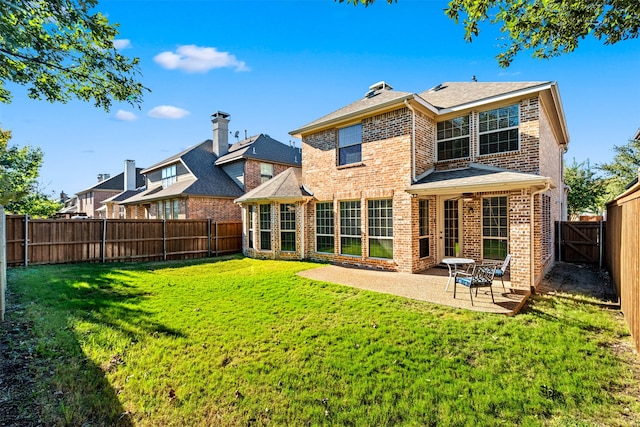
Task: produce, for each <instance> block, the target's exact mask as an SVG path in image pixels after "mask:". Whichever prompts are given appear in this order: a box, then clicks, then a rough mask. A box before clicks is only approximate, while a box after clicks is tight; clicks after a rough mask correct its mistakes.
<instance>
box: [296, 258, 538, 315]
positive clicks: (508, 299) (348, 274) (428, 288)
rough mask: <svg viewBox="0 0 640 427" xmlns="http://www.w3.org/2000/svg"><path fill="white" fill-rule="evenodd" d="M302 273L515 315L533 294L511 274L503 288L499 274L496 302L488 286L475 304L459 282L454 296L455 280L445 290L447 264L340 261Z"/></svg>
mask: <svg viewBox="0 0 640 427" xmlns="http://www.w3.org/2000/svg"><path fill="white" fill-rule="evenodd" d="M298 274H299V275H300V276H303V277H306V278H309V279H313V280H320V281H323V282H330V283H336V284H340V285H345V286H351V287H354V288H359V289H366V290H370V291H375V292H382V293H386V294H392V295H398V296H402V297H406V298H412V299H416V300H421V301H428V302H431V303H434V304H440V305H446V306H450V307H456V308H463V309H467V310H474V311H481V312H488V313H499V314H506V315H508V316H512V315H514V314H516V313H517V312H518V311H519V310H520V309H521V308H522V307H523V306H524V304H525V302H526V300H527V298H528V297H529V295H530V292H529V291H528V290H511V289H510V285H511V283H510V282H509V280H508V278H509V275H508V274H507V276H506V277H505V281H504V282H505V286H506V288H507V289H506V291H504V290H503V289H502V283H501V282H500V279H498V278H496V280H494V285H493V287H492V288H493V296H494V299H495V304H494V303H492V302H491V294H490V293H489V289H488V288H481V289H479V290H478V295H477V296H476V295H475V290H474V291H473V292H474V296H473V306H472V305H471V300H470V298H469V289H468V288H466V287H464V286H461V285H458V289H457V292H456V298H455V299H454V298H453V281H452V282H451V284H450V285H449V290H448V291H445V288H446V285H447V280H448V278H449V271H448V270H447V268H446V267H445V268H440V267H434V268H430V269H428V270H425V271H423V272H420V273H417V274H411V273H397V272H389V271H377V270H370V269H361V268H354V267H345V266H338V265H328V266H326V267H320V268H314V269H311V270H305V271H301V272H300V273H298Z"/></svg>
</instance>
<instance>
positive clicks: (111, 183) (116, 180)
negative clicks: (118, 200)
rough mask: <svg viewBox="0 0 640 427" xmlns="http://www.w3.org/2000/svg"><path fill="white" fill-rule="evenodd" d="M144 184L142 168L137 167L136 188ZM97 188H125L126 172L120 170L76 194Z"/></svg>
mask: <svg viewBox="0 0 640 427" xmlns="http://www.w3.org/2000/svg"><path fill="white" fill-rule="evenodd" d="M142 186H144V175H142V168H136V188H137V187H142ZM95 190H115V191H122V190H124V172H120V173H119V174H118V175H116V176H112V177H111V178H107V179H105V180H104V181H101V182H98V183H97V184H95V185H93V186H91V187H89V188H87V189H85V190H82V191H79V192H77V193H76V194H83V193H87V192H89V191H95Z"/></svg>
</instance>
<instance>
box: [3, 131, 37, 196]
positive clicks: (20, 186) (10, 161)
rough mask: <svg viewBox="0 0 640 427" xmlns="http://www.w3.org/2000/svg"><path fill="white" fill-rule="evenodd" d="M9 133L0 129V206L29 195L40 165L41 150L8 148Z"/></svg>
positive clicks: (33, 186)
mask: <svg viewBox="0 0 640 427" xmlns="http://www.w3.org/2000/svg"><path fill="white" fill-rule="evenodd" d="M10 139H11V132H10V131H5V130H2V129H0V205H6V204H8V203H9V202H11V201H12V200H19V199H22V198H24V197H26V196H27V195H28V194H30V193H31V192H32V191H33V190H34V188H35V185H36V179H37V178H38V171H39V169H40V166H41V165H42V156H43V154H42V150H40V149H39V148H32V147H29V146H27V147H23V148H18V147H15V146H14V147H9V140H10Z"/></svg>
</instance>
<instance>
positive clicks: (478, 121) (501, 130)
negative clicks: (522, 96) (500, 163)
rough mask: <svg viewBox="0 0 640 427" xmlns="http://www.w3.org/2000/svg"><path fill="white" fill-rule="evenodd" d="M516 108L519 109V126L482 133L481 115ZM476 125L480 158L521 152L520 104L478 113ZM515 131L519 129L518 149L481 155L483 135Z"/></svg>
mask: <svg viewBox="0 0 640 427" xmlns="http://www.w3.org/2000/svg"><path fill="white" fill-rule="evenodd" d="M514 106H515V107H517V108H518V124H517V125H516V126H508V127H505V128H500V127H499V128H497V129H494V130H486V131H484V132H480V115H481V114H482V113H488V112H490V111H496V110H501V109H503V108H510V107H514ZM476 123H477V124H476V128H477V130H478V150H477V153H478V154H477V155H478V156H483V157H484V156H495V155H497V154H504V153H515V152H517V151H520V147H521V144H520V142H521V141H520V123H521V120H520V104H510V105H506V106H504V107H498V108H492V109H490V110H482V111H478V113H477V119H476ZM513 129H517V130H518V148H516V149H515V150H508V151H496V152H495V153H487V154H480V136H481V135H488V134H491V133H496V132H503V131H509V130H513Z"/></svg>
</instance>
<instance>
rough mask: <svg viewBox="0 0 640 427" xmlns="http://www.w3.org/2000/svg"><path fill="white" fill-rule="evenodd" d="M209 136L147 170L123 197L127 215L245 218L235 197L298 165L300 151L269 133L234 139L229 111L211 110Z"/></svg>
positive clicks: (162, 217) (237, 219)
mask: <svg viewBox="0 0 640 427" xmlns="http://www.w3.org/2000/svg"><path fill="white" fill-rule="evenodd" d="M212 122H213V140H211V139H208V140H206V141H204V142H201V143H200V144H197V145H195V146H193V147H190V148H188V149H186V150H184V151H183V152H181V153H178V154H176V155H174V156H171V157H169V158H167V159H164V160H162V161H161V162H159V163H156V164H155V165H153V166H150V167H148V168H146V169H144V170H143V171H142V173H143V174H144V175H145V176H146V182H147V185H146V189H145V190H144V191H142V192H140V193H137V194H135V195H133V196H132V197H129V198H127V199H126V200H123V201H121V202H120V203H121V204H122V205H123V206H126V217H127V218H149V219H195V218H210V219H212V220H214V221H240V220H241V209H240V207H239V206H238V205H236V204H234V203H233V200H234V199H236V198H237V197H239V196H241V195H243V194H244V193H245V191H247V190H250V189H253V188H255V187H256V186H258V185H260V184H261V183H262V182H266V181H267V180H269V179H271V178H272V177H274V176H276V175H278V174H279V173H281V172H283V171H285V170H286V169H288V168H290V167H292V166H299V165H300V163H301V153H300V151H299V150H298V149H296V148H295V147H290V146H287V145H285V144H282V143H280V142H278V141H276V140H274V139H272V138H270V137H269V136H268V135H266V134H259V135H256V136H252V137H250V138H246V139H244V140H242V141H239V142H237V143H235V144H232V145H229V142H228V141H229V114H227V113H223V112H221V111H218V112H217V113H215V114H213V115H212Z"/></svg>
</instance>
